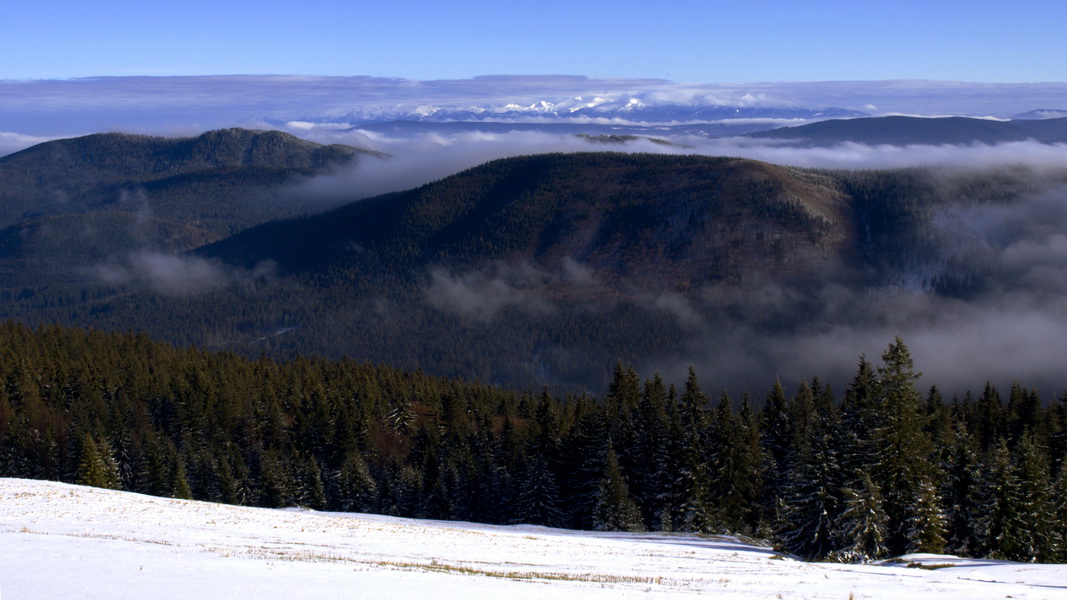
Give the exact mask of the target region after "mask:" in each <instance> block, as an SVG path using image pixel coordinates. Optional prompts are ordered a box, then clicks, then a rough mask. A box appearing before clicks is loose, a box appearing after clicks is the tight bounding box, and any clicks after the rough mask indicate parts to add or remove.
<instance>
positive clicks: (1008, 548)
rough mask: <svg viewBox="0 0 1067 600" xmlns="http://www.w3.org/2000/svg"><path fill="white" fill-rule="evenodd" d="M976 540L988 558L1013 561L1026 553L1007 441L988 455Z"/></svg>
mask: <svg viewBox="0 0 1067 600" xmlns="http://www.w3.org/2000/svg"><path fill="white" fill-rule="evenodd" d="M979 503H980V504H979V506H978V510H977V513H978V520H977V523H976V534H977V535H976V538H977V540H978V542H979V547H978V552H979V554H980V555H984V556H988V557H989V558H997V559H1005V560H1016V559H1018V557H1020V556H1023V555H1024V554H1025V545H1026V544H1025V541H1024V540H1022V539H1020V534H1021V533H1022V532H1023V531H1024V530H1025V529H1026V527H1027V524H1026V521H1025V515H1024V514H1023V513H1022V504H1023V502H1022V497H1021V490H1020V482H1019V477H1018V474H1017V473H1016V470H1015V469H1014V468H1012V464H1011V455H1010V453H1009V451H1008V444H1007V441H1006V440H1004V439H1001V440H1000V441H999V442H998V443H997V444H996V445H995V446H994V448H993V449H992V450H990V452H988V453H987V458H986V460H985V468H984V469H983V476H982V482H981V490H980V495H979Z"/></svg>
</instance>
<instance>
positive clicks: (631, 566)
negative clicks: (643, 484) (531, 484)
mask: <svg viewBox="0 0 1067 600" xmlns="http://www.w3.org/2000/svg"><path fill="white" fill-rule="evenodd" d="M900 560H901V562H895V563H888V564H883V565H839V564H827V563H804V562H800V561H795V560H792V559H790V558H787V557H783V556H780V555H778V554H777V553H776V552H774V551H773V550H772V549H770V548H766V547H761V546H758V545H754V544H748V543H744V542H742V541H740V540H737V539H734V538H727V537H712V536H696V535H685V534H628V533H599V532H580V531H565V530H555V529H547V528H542V527H527V526H510V527H503V526H491V525H479V524H472V523H451V522H440V521H419V520H409V519H396V518H391V517H383V516H376V515H362V514H340V513H317V512H311V511H303V510H270V509H259V508H244V507H234V506H226V505H218V504H211V503H205V502H192V501H183V500H171V499H164V498H154V497H149V496H141V495H137V494H131V493H126V492H115V491H110V490H102V489H97V488H87V487H80V486H72V485H66V484H60V483H54V482H44V481H29V480H19V479H0V600H15V599H23V598H56V599H66V598H87V599H92V598H107V599H115V598H149V597H150V598H154V599H185V598H256V599H257V600H258V599H272V598H384V599H391V598H398V599H399V598H434V599H438V600H439V599H444V598H463V599H464V600H477V599H479V598H531V599H532V598H538V599H541V600H543V599H544V598H545V597H546V594H547V595H548V597H552V598H568V599H570V598H574V599H586V598H589V599H599V598H605V599H607V598H637V597H640V598H648V597H697V596H700V595H707V596H710V597H714V598H768V599H782V600H792V599H815V598H837V599H840V600H845V599H847V598H849V596H850V594H851V596H852V597H853V598H855V599H857V600H858V599H861V598H879V599H890V600H892V599H907V600H918V599H919V598H924V599H925V598H967V599H978V598H1024V599H1050V600H1052V599H1056V598H1064V599H1065V600H1067V566H1065V565H1020V564H1013V563H998V562H994V561H974V560H963V559H958V558H955V557H950V556H932V555H913V556H907V557H902V559H900ZM907 564H925V565H927V566H941V565H947V564H951V565H957V566H953V567H948V568H937V569H919V568H908V567H906V566H905V565H907Z"/></svg>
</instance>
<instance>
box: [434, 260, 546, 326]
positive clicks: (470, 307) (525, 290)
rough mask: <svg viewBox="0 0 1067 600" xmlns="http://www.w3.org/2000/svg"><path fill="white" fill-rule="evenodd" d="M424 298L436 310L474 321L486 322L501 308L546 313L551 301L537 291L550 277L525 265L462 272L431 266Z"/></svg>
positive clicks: (501, 264)
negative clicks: (457, 272) (515, 308)
mask: <svg viewBox="0 0 1067 600" xmlns="http://www.w3.org/2000/svg"><path fill="white" fill-rule="evenodd" d="M430 278H431V282H430V284H429V286H428V287H427V288H426V289H425V294H426V299H427V301H428V302H429V303H430V305H431V306H433V307H434V308H437V309H438V310H443V311H448V312H453V313H456V314H459V315H461V316H464V317H469V318H473V319H475V320H478V321H489V320H491V319H493V318H494V317H496V316H497V313H499V312H500V311H501V310H502V309H504V308H505V307H517V308H519V309H521V310H523V311H526V312H531V313H540V314H544V313H548V312H551V311H552V310H553V304H552V303H551V302H550V301H548V300H547V299H546V298H544V297H543V296H542V295H541V294H540V293H539V292H538V290H537V288H538V287H539V286H542V285H544V284H545V283H547V282H548V280H549V279H551V277H550V276H549V275H547V274H545V273H543V272H541V271H539V270H537V269H535V268H534V267H532V266H530V265H529V264H520V265H507V264H504V263H496V264H494V265H492V266H491V267H490V268H488V269H486V270H476V271H469V272H466V273H462V274H456V273H452V272H449V271H447V270H445V269H442V268H438V269H433V270H432V271H431V272H430Z"/></svg>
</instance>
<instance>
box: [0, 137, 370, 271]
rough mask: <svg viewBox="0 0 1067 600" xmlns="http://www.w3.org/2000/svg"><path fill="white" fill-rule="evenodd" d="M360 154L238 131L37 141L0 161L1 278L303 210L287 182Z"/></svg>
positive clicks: (201, 237)
mask: <svg viewBox="0 0 1067 600" xmlns="http://www.w3.org/2000/svg"><path fill="white" fill-rule="evenodd" d="M366 154H368V153H367V152H365V151H362V150H359V149H356V148H352V147H348V146H339V145H332V146H323V145H320V144H314V143H311V142H307V141H304V140H301V139H298V138H296V137H293V136H291V135H288V134H285V133H280V132H271V131H268V132H263V131H251V130H245V129H228V130H220V131H210V132H207V133H204V134H202V135H200V136H198V137H196V138H186V139H165V138H157V137H148V136H137V135H127V134H119V133H109V134H97V135H90V136H85V137H81V138H73V139H66V140H56V141H53V142H47V143H44V144H39V145H37V146H34V147H32V148H28V149H26V150H24V151H22V152H19V153H16V154H12V155H10V156H7V157H4V158H0V271H6V272H7V274H8V276H9V277H13V278H18V279H20V280H23V281H31V280H33V279H34V278H36V277H38V276H39V274H40V273H42V272H47V271H48V270H56V271H60V272H61V273H62V274H63V275H64V276H70V275H71V273H70V272H69V269H68V267H69V266H70V265H77V264H86V263H91V262H93V261H97V260H103V259H106V258H108V257H112V256H122V255H124V254H126V253H128V252H132V251H145V250H149V251H154V252H178V251H184V250H189V249H191V248H195V247H198V246H201V245H203V244H205V243H208V242H211V241H215V240H219V239H221V238H223V237H225V236H227V235H230V234H232V233H235V232H237V231H240V230H241V229H244V228H246V227H249V226H251V225H255V224H258V223H262V222H265V221H270V220H273V219H278V218H283V217H290V216H294V215H297V214H303V213H305V212H307V211H308V210H309V205H308V203H307V201H306V199H303V198H301V197H299V196H296V195H295V194H293V193H290V192H287V191H286V190H287V186H290V185H292V184H294V183H296V182H298V181H300V180H301V179H303V178H307V177H310V176H312V175H315V174H319V173H325V172H328V171H330V170H331V169H335V168H338V167H341V166H344V165H346V164H349V163H351V162H352V161H353V160H356V159H358V157H359V156H360V155H366ZM313 206H314V207H315V208H320V206H319V205H318V204H317V203H316V204H314V205H313Z"/></svg>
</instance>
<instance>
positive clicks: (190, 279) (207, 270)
mask: <svg viewBox="0 0 1067 600" xmlns="http://www.w3.org/2000/svg"><path fill="white" fill-rule="evenodd" d="M88 271H89V272H90V273H91V274H92V275H94V276H95V277H96V278H97V279H99V280H100V281H102V282H104V283H109V284H119V285H136V286H141V287H145V288H147V289H150V290H152V291H154V292H156V293H158V294H162V295H164V296H189V295H193V294H200V293H204V292H208V291H211V290H215V289H218V288H221V287H224V286H227V285H231V284H233V283H236V282H242V281H254V280H256V279H261V278H264V277H269V276H271V275H272V273H273V267H272V266H271V265H270V264H268V263H264V264H261V265H258V266H257V267H256V268H255V269H253V270H251V271H243V270H238V269H235V268H232V267H229V266H224V265H221V264H218V263H215V262H213V261H209V260H206V259H203V258H199V257H194V256H177V255H173V254H164V253H160V252H150V251H141V252H133V253H130V254H129V255H127V257H126V259H125V260H123V261H110V262H107V263H104V264H100V265H96V266H94V267H92V268H90V269H88Z"/></svg>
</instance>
